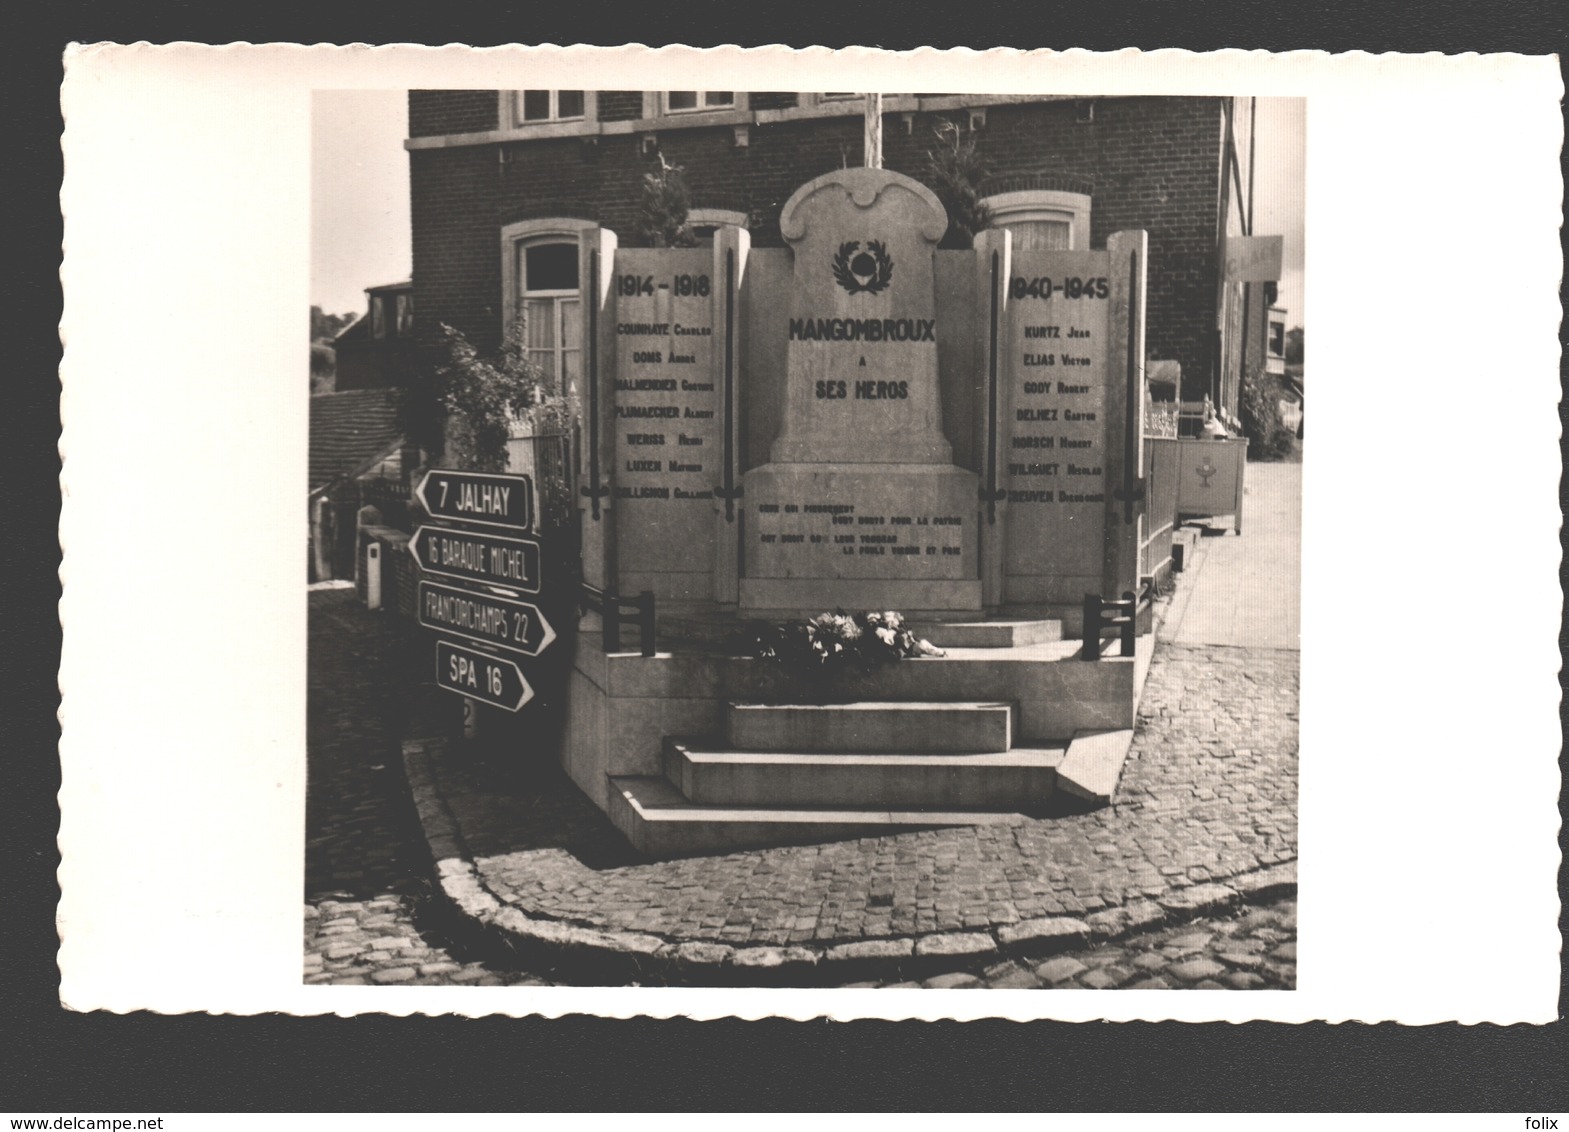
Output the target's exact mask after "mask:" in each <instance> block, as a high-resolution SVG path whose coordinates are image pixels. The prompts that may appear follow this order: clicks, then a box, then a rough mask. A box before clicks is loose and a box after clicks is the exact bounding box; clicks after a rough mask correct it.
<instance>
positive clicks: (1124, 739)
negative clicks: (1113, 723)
mask: <svg viewBox="0 0 1569 1132" xmlns="http://www.w3.org/2000/svg"><path fill="white" fill-rule="evenodd" d="M1132 748H1133V731H1132V729H1131V728H1119V729H1116V730H1110V731H1080V732H1078V733H1077V734H1076V735H1074V737H1073V741H1072V742H1071V743H1069V744H1068V749H1067V752H1066V753H1065V754H1064V755H1063V757H1062V761H1061V763H1060V764H1059V765H1058V767H1057V785H1058V786H1059V787H1060V788H1061V789H1062V790H1064V791H1066V792H1067V793H1069V794H1072V795H1074V796H1076V797H1079V798H1083V799H1084V800H1085V801H1088V802H1094V803H1096V804H1098V805H1102V806H1104V805H1106V804H1107V803H1109V802H1110V801H1111V798H1112V795H1113V794H1115V793H1116V791H1117V780H1118V779H1120V778H1121V777H1122V766H1123V764H1124V763H1126V762H1127V761H1128V752H1129V751H1130V750H1132Z"/></svg>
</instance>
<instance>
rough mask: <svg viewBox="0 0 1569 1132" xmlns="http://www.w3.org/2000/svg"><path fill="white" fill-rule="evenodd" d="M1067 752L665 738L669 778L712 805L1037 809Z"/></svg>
mask: <svg viewBox="0 0 1569 1132" xmlns="http://www.w3.org/2000/svg"><path fill="white" fill-rule="evenodd" d="M1065 753H1066V752H1065V749H1064V748H1063V747H1060V746H1058V747H1042V748H1034V749H1015V750H1011V751H997V752H987V753H982V754H909V753H902V752H891V753H885V752H878V753H855V754H843V753H834V754H826V753H822V752H780V751H735V750H726V749H722V748H721V747H719V746H717V745H714V744H709V743H704V742H702V741H693V740H681V739H666V740H665V750H664V767H665V776H666V777H667V778H668V779H669V780H670V781H671V782H672V783H673V784H674V785H675V786H676V787H677V788H678V789H679V790H680V791H681V793H682V795H683V796H684V797H686V798H687V799H688V800H689V801H691V802H693V803H696V804H699V805H713V806H764V805H766V806H843V807H872V806H876V807H883V806H886V807H911V808H917V807H941V808H948V809H966V808H971V807H974V808H978V809H1026V810H1028V809H1036V808H1039V807H1040V806H1042V805H1044V804H1045V803H1046V802H1047V800H1048V799H1050V797H1051V795H1052V791H1053V789H1054V787H1055V785H1056V779H1057V764H1058V763H1060V762H1061V761H1062V758H1063V755H1064V754H1065Z"/></svg>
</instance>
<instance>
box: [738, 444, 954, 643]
mask: <svg viewBox="0 0 1569 1132" xmlns="http://www.w3.org/2000/svg"><path fill="white" fill-rule="evenodd" d="M745 485H746V488H745V490H746V495H745V498H746V503H747V524H748V527H747V531H746V534H745V537H744V550H743V561H744V572H743V576H742V578H741V580H740V614H741V616H743V617H791V616H810V615H812V614H815V613H821V612H823V611H825V610H831V609H834V608H844V609H846V610H855V609H895V610H899V611H900V612H903V613H907V614H917V613H918V614H935V615H942V614H957V613H976V612H978V611H979V610H980V608H981V584H980V581H979V577H980V571H979V561H978V555H979V543H980V540H979V537H978V529H977V521H978V514H977V511H976V502H975V501H976V496H977V485H978V477H977V476H976V475H975V473H973V472H968V471H965V470H964V469H962V468H957V467H954V466H953V465H951V464H837V463H813V464H784V463H776V464H765V465H763V466H762V467H760V468H754V469H753V470H752V471H750V472H748V473H746V477H745Z"/></svg>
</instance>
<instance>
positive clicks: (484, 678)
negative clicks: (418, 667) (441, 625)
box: [436, 641, 534, 711]
mask: <svg viewBox="0 0 1569 1132" xmlns="http://www.w3.org/2000/svg"><path fill="white" fill-rule="evenodd" d="M436 683H437V684H439V685H440V686H441V687H443V688H446V689H447V690H448V691H449V692H457V693H458V694H459V695H462V696H468V697H470V698H471V699H476V700H482V701H484V702H485V703H487V704H490V705H491V706H492V707H498V708H504V709H505V710H507V711H518V710H520V709H521V708H522V707H523V705H524V704H526V703H528V702H529V700H531V699H533V698H534V689H533V688H531V687H529V682H528V681H527V680H525V679H524V678H523V671H522V669H520V668H518V666H517V665H516V664H514V663H513V662H512V661H510V660H508V659H507V658H506V657H501V656H491V655H490V654H489V653H483V652H478V651H476V650H474V649H471V648H468V647H466V646H464V645H457V644H453V643H452V642H451V641H437V642H436Z"/></svg>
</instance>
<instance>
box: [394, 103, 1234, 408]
mask: <svg viewBox="0 0 1569 1132" xmlns="http://www.w3.org/2000/svg"><path fill="white" fill-rule="evenodd" d="M883 111H884V117H883V123H884V125H883V165H884V166H885V167H886V168H888V169H891V170H895V171H898V172H901V173H905V174H908V175H909V176H911V177H914V178H915V179H917V180H921V181H929V179H930V177H931V152H932V151H933V149H934V148H936V147H937V146H938V145H940V144H941V141H940V139H939V136H938V133H937V130H938V129H939V128H940V127H943V126H944V124H947V123H951V124H952V126H954V127H957V129H958V130H959V131H961V135H962V136H964V137H967V138H968V137H973V138H974V139H975V140H976V142H977V151H978V153H979V155H980V157H981V158H982V160H983V161H984V163H985V165H986V167H987V172H988V176H987V178H986V180H985V181H984V182H983V183H982V185H981V186H980V188H981V191H982V193H983V194H984V195H985V197H986V198H987V200H988V202H989V203H991V204H992V205H993V207H994V210H995V211H996V213H997V222H998V223H999V224H1000V225H1004V226H1007V227H1010V228H1012V229H1013V230H1014V232H1015V238H1016V239H1023V240H1026V241H1035V242H1033V243H1026V244H1025V246H1036V247H1070V246H1071V247H1095V248H1100V247H1104V246H1105V240H1106V237H1107V235H1108V234H1109V233H1111V232H1114V231H1118V230H1124V229H1134V228H1142V229H1144V230H1146V231H1148V233H1149V241H1150V263H1149V310H1148V339H1147V342H1148V354H1149V356H1150V357H1151V358H1156V359H1169V360H1175V361H1177V362H1179V363H1180V364H1181V367H1182V389H1181V395H1182V397H1183V399H1187V400H1196V399H1198V398H1200V397H1202V396H1204V395H1205V394H1209V395H1210V396H1211V397H1213V398H1215V399H1216V400H1217V401H1219V403H1220V404H1221V405H1222V406H1223V407H1225V408H1227V409H1228V410H1230V411H1233V412H1234V411H1235V408H1236V404H1235V398H1236V389H1237V376H1238V375H1237V373H1236V372H1234V371H1235V369H1236V368H1237V366H1238V365H1239V362H1240V356H1241V353H1242V351H1241V350H1240V348H1239V347H1240V342H1239V340H1238V336H1239V334H1240V333H1241V324H1242V322H1243V319H1242V318H1241V306H1242V287H1241V286H1240V285H1238V284H1225V283H1223V282H1222V281H1221V279H1220V265H1221V256H1220V252H1219V248H1220V243H1221V240H1222V239H1223V238H1224V237H1225V236H1226V235H1228V234H1229V235H1238V234H1241V233H1242V232H1243V230H1244V220H1243V216H1242V214H1243V212H1244V211H1245V209H1244V208H1243V207H1242V206H1241V204H1240V200H1241V198H1243V197H1244V190H1243V186H1244V185H1245V184H1247V183H1248V182H1249V180H1250V177H1249V172H1250V171H1249V169H1248V167H1247V166H1248V161H1249V152H1250V148H1251V147H1250V146H1249V144H1248V143H1249V136H1248V135H1249V133H1250V132H1251V129H1252V124H1251V120H1250V117H1249V110H1248V103H1247V100H1245V99H1232V98H1219V97H1180V98H1172V97H1132V98H1096V99H1074V98H1060V97H1035V98H1025V97H1018V96H999V95H976V96H969V95H966V96H956V95H926V94H922V95H885V96H884V103H883ZM409 133H410V137H409V140H408V141H407V143H406V148H407V149H408V151H409V169H410V180H411V206H412V224H413V280H414V292H415V306H416V308H417V309H418V310H419V312H420V320H419V323H418V328H417V333H418V334H419V336H420V338H421V340H422V343H423V344H424V345H425V346H426V347H429V346H431V345H433V343H434V341H435V333H436V328H437V327H438V326H439V325H440V324H442V323H446V324H450V325H452V326H455V327H457V328H459V329H460V330H462V331H464V332H465V333H466V334H468V335H469V336H470V338H471V339H472V340H474V341H475V342H476V343H477V344H482V345H485V344H492V343H494V342H496V341H498V340H499V338H500V336H501V334H502V333H503V330H504V327H505V325H506V322H507V319H508V318H509V317H510V312H511V311H513V310H516V309H519V307H520V306H521V305H522V304H523V303H525V302H527V301H528V300H529V299H530V297H531V296H536V295H537V296H539V298H538V299H537V300H535V302H534V304H533V305H531V306H530V307H529V309H530V311H531V312H533V313H531V315H530V318H531V319H533V318H535V317H536V315H537V314H538V313H539V312H549V311H551V310H552V309H555V310H556V311H557V315H556V318H555V322H554V324H553V325H552V326H545V325H544V322H545V321H547V320H543V319H542V320H541V325H540V326H539V328H538V330H537V331H536V330H535V329H534V325H533V322H532V321H531V323H530V326H531V333H530V337H531V340H534V341H535V344H536V345H537V346H538V348H539V350H540V355H541V360H543V361H546V362H547V363H548V364H551V365H554V366H557V367H561V368H564V369H565V370H567V371H568V372H570V370H571V366H572V364H573V358H572V356H571V353H572V350H573V343H572V335H573V333H574V330H573V328H572V327H570V326H567V325H564V324H563V323H562V321H561V319H562V318H565V319H567V320H568V321H570V320H571V319H572V318H573V317H574V315H575V312H574V310H573V309H572V304H573V301H574V300H573V297H572V295H570V294H567V293H565V292H566V291H567V290H569V289H568V288H564V287H560V286H549V285H546V284H549V283H551V282H552V280H551V279H549V278H547V276H549V275H551V270H550V268H551V263H550V257H549V255H548V254H546V253H545V252H544V251H541V250H540V249H541V248H544V247H545V246H546V245H547V244H549V243H550V242H551V241H552V240H554V241H556V242H557V243H558V245H563V246H564V243H565V242H566V241H568V240H569V239H575V231H576V229H577V228H580V227H583V226H586V225H589V224H600V225H603V226H605V227H608V228H610V229H612V230H614V231H615V232H616V233H617V235H618V237H619V238H620V240H621V242H622V244H623V245H631V244H635V243H636V242H637V237H636V230H637V229H636V210H637V204H638V199H639V190H640V186H641V183H642V179H643V176H644V174H646V173H649V172H651V171H654V170H657V169H658V168H659V162H660V160H661V158H662V159H663V160H664V161H666V162H668V163H670V164H672V165H677V166H680V167H682V168H683V169H684V171H685V179H686V182H687V185H688V186H689V188H690V190H691V197H692V206H693V209H694V213H693V219H694V221H695V223H697V224H698V225H703V224H714V223H741V224H744V226H745V227H747V228H748V229H749V231H750V234H751V238H752V242H753V246H756V247H780V246H782V241H781V240H780V236H779V232H778V218H779V210H780V208H781V206H782V205H783V204H784V202H785V201H786V200H787V199H788V198H789V196H790V194H791V193H792V192H793V191H794V190H795V189H796V188H797V187H798V186H800V185H801V184H803V183H804V182H806V181H808V180H810V179H811V178H813V177H816V176H818V175H819V174H822V173H825V172H827V171H829V170H832V169H837V168H841V167H843V166H847V165H848V166H853V165H858V164H860V163H861V162H862V146H863V141H862V138H863V101H862V99H861V98H860V97H859V96H852V95H828V94H794V93H760V92H754V93H750V94H748V93H742V92H728V91H727V92H701V91H695V92H692V91H688V92H680V91H678V92H638V91H598V92H595V91H586V92H585V91H499V92H498V91H489V90H462V91H452V90H448V91H437V90H418V91H412V92H410V95H409ZM531 249H532V250H531ZM558 266H559V265H558ZM530 271H536V272H537V274H539V276H540V279H539V280H535V281H532V282H531V281H530V279H529V278H528V275H529V273H530ZM556 274H557V275H558V276H560V277H565V275H566V271H565V269H564V268H561V269H560V270H559V271H558V272H557V273H556ZM557 281H559V280H557ZM535 283H539V284H540V285H538V286H536V285H534V284H535ZM1254 291H1255V298H1254V302H1255V303H1260V304H1261V305H1262V296H1259V295H1257V294H1256V292H1257V291H1258V288H1256V287H1255V288H1254ZM1260 313H1262V312H1260ZM1248 322H1249V323H1250V325H1249V327H1248V330H1249V333H1250V336H1252V335H1257V336H1258V337H1259V339H1260V341H1262V337H1263V329H1264V328H1263V325H1262V322H1263V320H1262V319H1261V318H1258V317H1254V318H1253V319H1250V320H1248ZM547 339H551V340H550V341H547ZM1248 353H1249V355H1250V356H1251V357H1253V358H1258V357H1260V356H1261V353H1262V351H1261V350H1260V349H1258V348H1254V349H1251V350H1249V351H1248Z"/></svg>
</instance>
